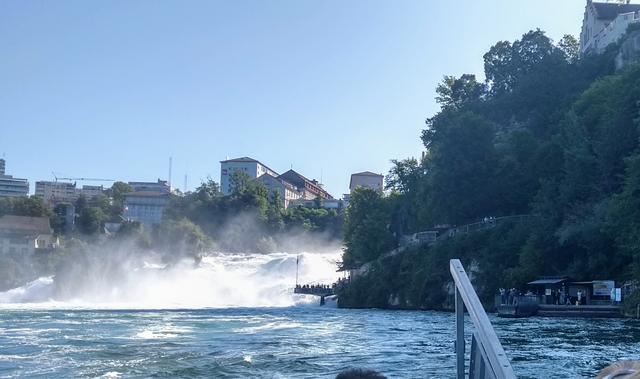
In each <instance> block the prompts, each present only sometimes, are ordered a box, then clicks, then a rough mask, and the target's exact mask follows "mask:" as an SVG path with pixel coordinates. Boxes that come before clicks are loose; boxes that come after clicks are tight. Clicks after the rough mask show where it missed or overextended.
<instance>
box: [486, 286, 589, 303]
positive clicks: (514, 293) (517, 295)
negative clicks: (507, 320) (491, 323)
mask: <svg viewBox="0 0 640 379" xmlns="http://www.w3.org/2000/svg"><path fill="white" fill-rule="evenodd" d="M498 292H499V294H500V304H502V305H518V302H519V301H521V299H522V297H523V296H524V297H535V298H536V301H538V300H540V302H541V303H543V304H545V303H546V304H552V305H584V304H586V303H587V297H586V293H585V292H584V291H582V290H578V291H577V293H576V296H571V295H570V294H569V292H568V291H567V290H566V288H565V287H562V288H561V289H552V290H551V294H550V295H549V296H550V298H548V300H545V299H544V297H542V298H541V299H537V298H538V297H540V296H538V295H536V294H534V293H533V292H531V291H527V292H526V293H525V294H523V293H522V292H520V291H518V290H517V289H515V288H511V289H505V288H500V289H499V290H498ZM547 301H550V302H549V303H548V302H547Z"/></svg>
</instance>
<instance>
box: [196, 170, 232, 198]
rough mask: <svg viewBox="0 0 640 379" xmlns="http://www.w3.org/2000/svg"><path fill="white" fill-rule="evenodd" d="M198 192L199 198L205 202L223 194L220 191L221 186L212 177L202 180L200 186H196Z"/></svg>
mask: <svg viewBox="0 0 640 379" xmlns="http://www.w3.org/2000/svg"><path fill="white" fill-rule="evenodd" d="M234 174H235V172H234ZM233 178H234V176H233V174H232V179H233ZM196 194H197V196H198V199H199V200H201V201H205V202H206V201H211V200H212V199H214V198H217V197H219V196H221V195H222V193H221V192H220V186H219V185H218V183H217V182H215V181H214V180H213V179H211V178H207V180H206V181H204V182H202V183H201V184H200V186H199V187H198V188H196Z"/></svg>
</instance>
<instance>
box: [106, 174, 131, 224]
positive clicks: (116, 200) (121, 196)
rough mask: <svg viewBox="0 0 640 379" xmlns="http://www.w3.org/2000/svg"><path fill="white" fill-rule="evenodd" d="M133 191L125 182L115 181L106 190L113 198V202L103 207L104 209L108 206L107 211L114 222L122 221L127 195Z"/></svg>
mask: <svg viewBox="0 0 640 379" xmlns="http://www.w3.org/2000/svg"><path fill="white" fill-rule="evenodd" d="M132 191H133V188H131V186H130V185H129V184H127V183H124V182H115V183H113V185H112V186H111V188H110V189H108V190H107V191H106V193H107V195H108V196H109V197H110V198H111V199H110V200H111V203H110V204H109V205H107V206H105V207H103V209H104V208H108V210H107V211H106V212H107V213H108V214H109V218H110V220H111V221H112V222H119V221H121V219H122V210H123V209H124V200H125V195H126V194H127V193H129V192H132Z"/></svg>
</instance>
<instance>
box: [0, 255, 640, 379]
mask: <svg viewBox="0 0 640 379" xmlns="http://www.w3.org/2000/svg"><path fill="white" fill-rule="evenodd" d="M334 258H335V254H333V255H332V254H325V255H322V254H307V255H304V256H303V257H302V259H301V260H302V261H306V262H307V266H308V267H307V268H304V269H302V268H301V270H300V271H301V272H300V276H301V278H303V279H304V280H309V281H313V280H317V281H318V282H320V281H322V280H325V279H330V278H329V277H331V276H335V275H336V274H335V270H334V269H333V268H332V267H333V266H332V265H333V259H334ZM295 260H296V255H293V254H273V255H268V256H264V255H261V256H242V257H240V256H236V255H224V256H217V257H211V258H209V260H205V262H204V266H203V267H200V268H188V269H186V268H182V269H179V270H178V271H175V270H174V269H173V268H171V269H169V268H166V267H165V268H158V267H157V266H156V265H154V264H150V263H145V265H144V266H143V267H142V268H140V269H138V270H134V271H133V272H134V273H135V274H134V275H133V276H132V277H129V278H126V279H127V280H124V281H122V279H123V278H120V279H121V281H120V282H118V283H126V287H123V286H124V285H123V284H115V282H113V280H107V281H106V282H107V283H108V282H113V283H114V284H112V285H111V286H105V285H104V283H101V284H99V285H96V283H83V284H82V285H77V286H76V287H73V288H74V290H73V291H70V290H69V289H67V290H66V291H64V293H65V294H67V295H68V296H69V294H72V298H65V299H57V298H55V296H56V295H55V292H54V291H53V290H52V289H51V286H52V285H53V283H54V279H53V278H41V279H39V280H37V281H35V282H33V283H31V284H29V285H27V286H25V287H22V288H18V289H15V290H12V291H8V292H5V293H0V378H13V377H38V378H61V377H104V378H120V377H122V378H130V377H134V378H146V377H171V378H175V377H185V378H200V377H209V378H332V377H335V375H336V374H337V373H338V372H340V371H341V370H344V369H347V368H350V367H367V368H371V369H375V370H377V371H379V372H381V373H383V374H385V375H387V376H388V377H389V378H434V377H437V378H449V377H454V364H455V356H454V352H453V340H454V328H455V326H454V317H453V316H454V315H453V314H450V313H442V312H419V311H383V310H348V309H337V308H335V307H319V306H318V305H317V299H314V298H312V297H304V296H298V295H293V294H292V293H291V285H290V284H291V279H292V275H293V277H295ZM168 278H170V279H171V281H168V282H167V279H168ZM112 279H113V278H112ZM294 280H295V279H294ZM97 282H100V281H99V280H97ZM90 284H91V285H90ZM87 288H89V289H90V290H88V289H87ZM135 296H148V297H147V299H148V300H147V301H146V302H145V301H137V302H136V301H134V299H135ZM492 322H493V323H494V325H495V328H496V332H497V333H498V335H499V337H500V339H501V341H502V342H503V345H504V348H505V351H506V352H507V355H508V356H509V357H510V359H511V361H512V364H513V367H514V370H515V372H516V374H517V375H518V377H521V378H555V377H561V378H582V377H593V376H595V373H596V372H597V371H598V370H599V369H601V368H602V367H604V366H605V365H607V364H608V363H610V362H613V361H616V360H619V359H634V358H635V359H637V358H638V357H639V356H640V323H639V322H637V321H635V320H599V319H597V320H596V319H591V320H590V319H550V318H530V319H518V320H513V319H498V318H493V317H492ZM469 330H471V326H470V325H469V326H468V327H467V331H469Z"/></svg>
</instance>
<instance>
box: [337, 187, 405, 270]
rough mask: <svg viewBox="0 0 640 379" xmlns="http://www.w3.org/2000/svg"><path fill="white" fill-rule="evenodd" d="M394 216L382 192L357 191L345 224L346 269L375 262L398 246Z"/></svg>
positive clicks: (370, 190) (354, 193)
mask: <svg viewBox="0 0 640 379" xmlns="http://www.w3.org/2000/svg"><path fill="white" fill-rule="evenodd" d="M390 217H391V207H390V202H389V201H388V199H387V198H385V197H383V196H382V194H380V193H379V192H378V191H374V190H372V189H368V188H357V189H356V190H354V191H353V193H352V194H351V200H350V203H349V207H348V208H347V211H346V216H345V221H344V246H345V254H344V257H343V264H344V266H345V267H352V266H354V265H357V264H362V263H365V262H368V261H371V260H373V259H376V258H377V257H378V256H380V255H381V254H383V253H386V252H388V251H389V250H391V249H392V248H393V247H395V241H394V238H393V234H392V232H391V230H390V223H389V220H390Z"/></svg>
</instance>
